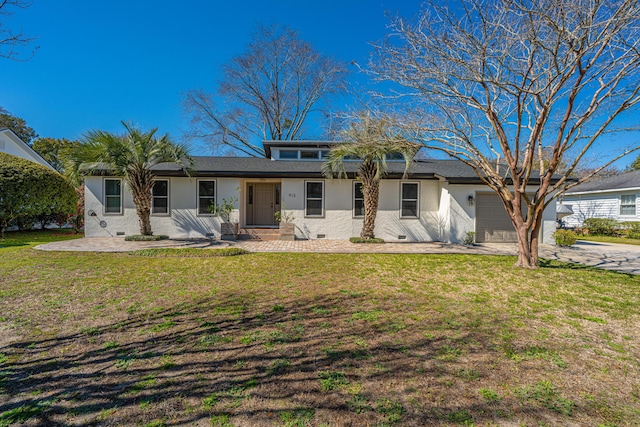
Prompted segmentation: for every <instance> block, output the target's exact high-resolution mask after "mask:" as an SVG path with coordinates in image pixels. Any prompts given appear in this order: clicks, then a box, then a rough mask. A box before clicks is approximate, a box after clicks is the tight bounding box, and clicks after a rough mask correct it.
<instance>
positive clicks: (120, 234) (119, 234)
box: [116, 231, 124, 236]
mask: <svg viewBox="0 0 640 427" xmlns="http://www.w3.org/2000/svg"><path fill="white" fill-rule="evenodd" d="M116 236H124V231H116Z"/></svg>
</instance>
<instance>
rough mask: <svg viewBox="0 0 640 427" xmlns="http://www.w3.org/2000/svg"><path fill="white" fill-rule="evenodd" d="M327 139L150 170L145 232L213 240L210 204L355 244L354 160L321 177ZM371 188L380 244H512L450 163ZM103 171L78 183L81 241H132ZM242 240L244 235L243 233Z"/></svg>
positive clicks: (239, 216)
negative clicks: (343, 174) (81, 189)
mask: <svg viewBox="0 0 640 427" xmlns="http://www.w3.org/2000/svg"><path fill="white" fill-rule="evenodd" d="M333 143H334V142H329V141H265V142H264V147H265V151H266V153H267V156H268V157H269V158H248V157H195V165H194V166H193V168H192V170H191V171H190V175H189V176H187V175H186V174H185V173H184V172H183V171H182V169H181V168H180V167H179V166H177V165H175V164H170V163H167V164H161V165H158V166H157V167H156V168H155V173H156V184H155V185H154V189H153V203H152V214H151V227H152V230H153V232H154V233H155V234H166V235H169V236H170V237H182V238H202V237H219V236H220V234H221V233H220V232H221V220H220V218H218V217H216V216H214V215H213V214H212V213H210V211H209V206H210V205H211V204H221V203H222V202H223V200H225V199H226V200H227V201H229V200H233V203H234V207H235V209H234V210H233V212H232V213H231V221H232V222H237V223H238V225H239V228H241V229H247V230H251V229H259V228H277V226H278V224H277V222H276V220H275V218H274V213H275V212H277V211H280V210H281V209H282V210H284V211H286V212H289V213H292V214H293V216H294V218H295V219H294V220H293V223H294V224H295V227H296V238H298V239H349V237H353V236H359V235H360V230H361V228H362V222H363V218H364V201H363V197H362V192H361V190H360V188H359V186H360V184H359V181H358V180H357V179H356V176H355V171H356V169H357V162H356V161H354V162H353V163H351V164H349V162H348V163H347V171H348V172H349V179H327V178H326V177H324V176H323V175H322V163H323V161H324V159H325V157H326V155H327V154H328V152H329V149H330V146H331V144H333ZM388 165H389V175H388V176H387V177H386V178H385V179H383V181H382V183H381V186H380V204H379V210H378V215H377V219H376V228H375V235H376V237H380V238H383V239H384V240H386V241H412V242H423V241H424V242H428V241H442V242H462V241H463V239H464V238H465V235H466V232H468V231H475V232H476V233H477V235H476V240H477V241H478V242H515V241H516V234H515V231H514V229H513V225H512V224H511V221H510V219H509V217H508V215H507V213H506V211H505V209H504V207H503V205H502V202H501V201H500V199H499V198H498V196H497V195H496V194H495V193H494V192H493V191H492V190H491V189H489V188H488V187H487V186H486V185H484V184H483V183H482V182H481V181H480V179H479V178H478V176H477V175H476V174H475V172H474V171H473V170H472V169H471V168H470V167H468V166H466V165H465V164H464V163H462V162H460V161H457V160H416V161H415V162H414V163H413V164H412V165H411V168H410V169H409V174H408V176H407V177H406V179H402V172H403V170H404V163H403V162H402V161H393V160H390V161H389V163H388ZM108 174H109V171H108V170H97V171H94V173H93V175H91V176H87V177H85V218H86V221H85V236H87V237H103V236H104V237H106V236H123V235H131V234H139V226H138V217H137V215H136V211H135V206H134V204H133V200H132V197H131V192H130V191H128V189H127V188H126V185H125V184H124V182H123V181H122V179H121V178H120V177H116V176H109V175H108ZM555 209H556V206H555V202H552V203H551V204H550V206H549V207H548V208H547V210H546V211H545V213H544V224H543V229H542V238H543V242H544V243H553V239H552V236H551V235H552V233H553V232H554V231H555V229H556V222H555V219H556V214H555ZM248 232H250V231H248Z"/></svg>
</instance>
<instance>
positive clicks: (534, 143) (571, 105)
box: [373, 0, 640, 268]
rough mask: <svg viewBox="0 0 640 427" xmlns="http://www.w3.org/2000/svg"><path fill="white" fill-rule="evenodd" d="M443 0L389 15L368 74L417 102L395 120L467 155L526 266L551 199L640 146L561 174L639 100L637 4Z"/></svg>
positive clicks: (622, 126) (533, 258)
mask: <svg viewBox="0 0 640 427" xmlns="http://www.w3.org/2000/svg"><path fill="white" fill-rule="evenodd" d="M444 4H445V5H443V3H441V2H438V1H436V0H433V1H431V2H428V3H427V4H426V5H425V9H423V11H422V12H421V14H420V15H419V17H418V18H417V20H416V21H414V22H407V21H406V20H404V19H402V18H395V19H392V25H391V27H392V34H391V35H390V37H389V38H388V39H387V41H386V42H385V43H383V44H381V45H379V46H377V50H376V52H377V55H376V56H375V57H374V60H373V68H374V70H375V74H376V75H377V77H378V78H379V79H382V80H390V81H393V82H396V83H399V85H400V86H401V88H402V87H404V88H405V90H403V89H399V90H398V92H397V93H396V96H398V97H400V96H408V97H410V98H411V99H414V100H415V101H417V102H416V103H411V107H412V108H413V109H412V110H410V112H409V115H410V118H408V119H407V122H406V123H404V126H405V128H406V129H408V130H410V131H412V132H415V134H414V137H417V138H419V139H420V140H421V141H422V142H423V143H424V145H425V146H426V147H429V148H434V149H437V150H441V151H444V152H445V153H448V154H449V155H451V156H453V157H455V158H457V159H460V160H462V161H463V162H465V163H467V164H468V165H470V166H471V167H472V168H473V169H474V170H475V171H476V173H477V174H478V175H479V176H480V178H481V179H482V180H483V181H484V182H485V183H486V184H487V185H488V186H489V187H491V188H492V189H493V190H494V191H495V192H496V193H497V194H498V195H499V196H500V198H501V199H502V202H503V204H504V207H505V209H506V210H507V212H508V213H509V216H510V218H511V221H512V222H513V225H514V227H515V230H516V232H517V235H518V261H517V265H518V266H522V267H528V268H535V267H536V266H537V265H538V245H539V237H540V230H541V227H542V214H543V211H544V209H545V208H546V207H547V206H548V205H549V204H550V203H551V201H552V199H553V198H554V197H556V196H557V195H558V194H559V192H561V191H562V190H563V189H565V188H567V187H571V186H573V185H576V184H579V183H581V182H584V181H585V180H587V179H589V178H590V177H591V176H593V174H595V173H597V172H598V171H599V170H602V169H604V168H605V167H607V166H608V165H610V164H612V163H613V162H615V161H616V160H618V159H620V158H621V157H623V156H624V155H626V154H628V153H630V152H632V151H634V150H637V149H638V148H640V146H639V145H638V143H637V142H636V143H634V144H631V145H630V146H629V147H627V148H620V149H616V150H608V152H607V156H606V159H602V160H601V162H602V163H601V166H600V167H598V168H597V169H596V170H594V172H593V173H592V174H590V175H588V176H584V177H581V178H579V179H578V180H577V181H575V182H571V181H570V180H569V179H568V178H569V177H570V176H571V174H572V173H573V171H574V170H575V169H576V168H577V167H578V165H579V164H580V162H581V160H582V159H583V158H585V156H586V154H587V153H589V152H591V151H592V150H593V149H594V147H595V146H596V145H597V144H598V143H599V142H601V141H602V140H603V139H604V138H603V137H605V136H606V135H607V134H608V133H611V132H616V131H628V130H631V129H630V128H629V126H630V125H629V123H628V122H626V121H625V120H624V118H625V117H624V116H626V115H627V114H628V113H630V112H632V111H634V110H636V107H637V106H638V102H639V101H640V96H639V91H640V70H639V67H638V66H639V65H640V54H639V49H640V6H639V4H638V1H637V0H620V1H607V0H465V1H462V2H461V3H458V4H457V7H456V8H455V9H454V8H449V7H448V6H446V4H447V3H444ZM406 89H408V90H406ZM636 124H637V123H636ZM545 154H546V155H545Z"/></svg>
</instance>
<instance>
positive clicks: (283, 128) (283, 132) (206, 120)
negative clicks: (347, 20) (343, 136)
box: [186, 26, 345, 156]
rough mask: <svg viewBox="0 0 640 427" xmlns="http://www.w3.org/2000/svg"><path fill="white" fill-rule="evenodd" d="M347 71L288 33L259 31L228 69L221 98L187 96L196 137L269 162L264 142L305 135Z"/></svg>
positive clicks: (273, 29)
mask: <svg viewBox="0 0 640 427" xmlns="http://www.w3.org/2000/svg"><path fill="white" fill-rule="evenodd" d="M344 74H345V67H344V66H343V65H342V64H339V63H337V62H336V61H334V60H332V59H331V58H328V57H326V56H323V55H321V54H320V53H318V52H317V51H316V50H315V49H313V47H312V46H311V45H310V44H309V43H307V42H305V41H303V40H301V39H300V38H299V36H298V34H297V33H296V32H295V31H294V30H292V29H290V28H287V27H279V26H271V27H267V26H259V27H258V29H257V31H256V32H255V34H254V36H253V40H252V42H251V43H250V44H249V46H248V47H247V50H246V52H245V53H244V54H242V55H240V56H237V57H235V58H233V59H232V60H231V62H230V63H229V64H227V65H226V66H225V67H224V79H223V81H222V83H221V84H220V87H219V89H218V93H217V94H216V95H212V94H210V93H208V92H205V91H202V90H194V91H191V92H189V93H188V94H187V98H186V107H187V110H188V112H189V113H190V114H191V118H192V136H194V137H198V138H205V139H207V140H208V141H210V142H211V143H213V144H214V146H228V147H232V148H233V149H235V150H237V151H240V152H242V153H245V154H249V155H252V156H264V150H263V148H262V146H261V144H260V142H261V141H262V140H265V139H271V140H293V139H299V138H300V137H301V135H302V132H303V128H304V124H305V120H306V119H307V117H308V115H309V113H310V112H311V111H312V110H313V109H314V108H318V107H319V106H320V101H321V99H322V98H323V97H325V96H327V95H329V94H331V93H334V92H337V91H339V90H341V89H342V87H343V84H342V83H343V78H344Z"/></svg>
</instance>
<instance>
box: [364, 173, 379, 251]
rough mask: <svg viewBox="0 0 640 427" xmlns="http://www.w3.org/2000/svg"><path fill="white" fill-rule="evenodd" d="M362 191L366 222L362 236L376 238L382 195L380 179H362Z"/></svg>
mask: <svg viewBox="0 0 640 427" xmlns="http://www.w3.org/2000/svg"><path fill="white" fill-rule="evenodd" d="M362 193H363V195H364V222H363V223H362V231H361V232H360V237H362V238H363V239H373V238H375V234H374V231H375V228H376V215H377V214H378V198H379V195H380V181H379V180H376V179H372V180H371V181H369V182H366V181H364V180H363V181H362Z"/></svg>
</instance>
